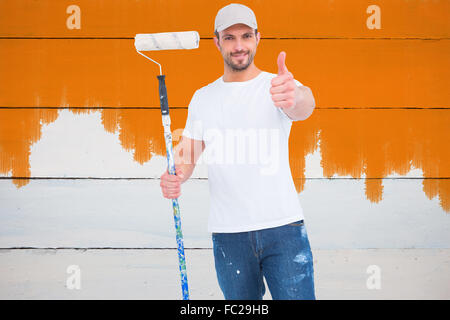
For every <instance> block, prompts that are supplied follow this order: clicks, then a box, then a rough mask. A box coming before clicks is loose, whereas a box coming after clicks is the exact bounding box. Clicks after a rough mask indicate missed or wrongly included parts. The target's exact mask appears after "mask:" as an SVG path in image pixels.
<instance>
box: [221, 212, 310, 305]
mask: <svg viewBox="0 0 450 320" xmlns="http://www.w3.org/2000/svg"><path fill="white" fill-rule="evenodd" d="M212 239H213V251H214V261H215V265H216V273H217V279H218V281H219V286H220V288H221V289H222V292H223V294H224V297H225V299H227V300H229V299H231V300H234V299H243V300H261V299H262V297H263V296H264V293H265V290H266V289H265V286H264V282H263V276H264V278H265V279H266V282H267V285H268V287H269V290H270V294H271V295H272V298H273V299H275V300H299V299H309V300H314V299H315V294H314V270H313V257H312V252H311V248H310V246H309V241H308V235H307V233H306V228H305V225H304V223H303V220H301V221H297V222H294V223H291V224H287V225H284V226H281V227H276V228H269V229H263V230H257V231H250V232H238V233H213V234H212Z"/></svg>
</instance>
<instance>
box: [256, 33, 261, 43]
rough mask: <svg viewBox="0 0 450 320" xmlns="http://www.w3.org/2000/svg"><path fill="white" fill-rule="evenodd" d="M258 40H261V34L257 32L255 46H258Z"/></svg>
mask: <svg viewBox="0 0 450 320" xmlns="http://www.w3.org/2000/svg"><path fill="white" fill-rule="evenodd" d="M259 40H261V33H260V32H259V31H258V33H257V34H256V45H258V44H259Z"/></svg>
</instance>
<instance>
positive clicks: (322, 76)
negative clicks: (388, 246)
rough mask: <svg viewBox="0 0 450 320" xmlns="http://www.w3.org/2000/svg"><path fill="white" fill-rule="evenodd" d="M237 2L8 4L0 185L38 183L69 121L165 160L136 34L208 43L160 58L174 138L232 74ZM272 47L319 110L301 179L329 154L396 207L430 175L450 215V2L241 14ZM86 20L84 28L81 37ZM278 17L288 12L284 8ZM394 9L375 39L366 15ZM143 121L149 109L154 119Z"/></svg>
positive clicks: (298, 150)
mask: <svg viewBox="0 0 450 320" xmlns="http://www.w3.org/2000/svg"><path fill="white" fill-rule="evenodd" d="M226 3H228V1H226V2H225V1H198V0H197V1H177V0H171V1H150V0H149V1H144V0H141V1H118V0H117V1H108V0H96V1H88V0H83V1H75V2H74V1H51V0H46V1H31V0H4V1H1V2H0V174H2V175H7V176H9V177H11V178H12V181H13V182H14V183H15V184H16V185H17V186H18V187H20V186H23V185H25V184H26V183H27V179H22V178H29V177H30V164H29V156H30V147H31V145H32V144H33V143H35V142H36V141H38V140H39V139H40V132H41V127H42V125H43V124H45V123H50V122H53V121H55V120H56V119H57V117H58V109H60V108H71V109H72V108H73V109H72V110H73V112H89V110H90V109H93V108H100V110H101V112H102V120H103V125H104V128H105V130H107V131H109V132H114V131H116V130H120V131H121V144H122V146H123V148H124V149H125V150H128V151H133V152H134V154H135V156H134V160H135V161H137V162H139V163H144V162H147V161H148V160H150V158H151V152H154V153H156V154H160V155H163V154H164V142H163V136H162V130H161V122H160V121H161V120H160V113H159V111H158V108H159V107H158V106H159V102H158V97H157V81H156V78H155V76H156V73H157V68H156V66H154V65H153V64H151V63H149V61H148V60H146V59H144V58H143V57H141V56H140V55H138V54H137V53H136V51H135V49H134V45H133V42H134V39H133V37H134V35H135V34H136V33H150V32H163V31H182V30H197V31H199V33H200V35H201V37H202V40H201V42H200V48H199V49H198V50H191V51H183V52H181V51H173V52H170V51H167V52H153V53H151V56H152V58H155V59H156V60H158V61H160V62H161V63H162V65H163V68H164V72H165V73H166V74H167V85H168V91H169V103H170V105H171V106H172V108H173V109H172V110H173V111H172V115H173V116H172V121H173V123H172V128H173V129H176V128H182V127H183V126H184V122H185V119H186V109H187V104H188V103H189V101H190V98H191V96H192V94H193V92H194V91H195V90H196V89H197V88H199V87H201V86H203V85H205V84H207V83H209V82H211V81H213V80H215V79H216V78H218V77H219V76H220V75H221V73H222V61H221V57H220V55H219V53H218V52H217V50H216V49H215V47H214V46H213V43H212V39H211V37H212V26H213V21H214V16H215V13H216V12H217V10H218V9H219V8H220V7H222V6H223V5H224V4H226ZM242 3H244V4H248V5H249V6H250V7H252V8H253V9H254V11H255V13H256V15H257V18H258V21H259V26H260V28H259V29H260V31H261V33H262V37H263V40H262V42H261V44H260V46H259V48H258V53H257V56H256V60H255V61H256V63H257V65H258V66H259V67H260V68H261V69H264V70H266V71H269V72H276V56H277V54H278V52H279V51H281V50H284V51H286V52H287V61H286V63H287V66H288V68H289V70H290V71H292V72H293V74H294V75H295V77H296V78H297V79H298V80H299V81H300V82H302V83H303V84H304V85H306V86H308V87H310V88H311V89H312V91H313V93H314V95H315V98H316V103H317V106H316V110H315V111H314V113H313V115H312V116H311V117H310V118H309V119H307V120H306V121H301V122H297V123H295V124H294V126H293V129H292V133H291V138H290V147H291V149H290V150H291V151H290V159H291V169H292V172H293V175H294V178H295V182H296V186H297V190H298V191H299V192H301V191H302V190H303V187H304V179H305V178H307V177H306V176H305V173H304V168H305V167H304V162H305V160H304V158H305V156H306V155H307V154H308V153H311V152H313V151H314V150H315V149H316V148H317V147H318V142H319V140H320V149H321V155H322V163H321V166H322V167H323V169H324V176H326V177H332V176H333V175H335V174H336V175H350V176H352V177H355V178H359V177H361V176H362V175H365V178H366V180H365V184H366V197H367V199H369V200H370V201H373V202H378V201H381V200H382V197H383V187H382V178H384V177H386V176H387V175H389V174H392V173H398V174H401V175H404V174H406V173H407V172H408V171H409V169H410V168H411V166H414V167H417V168H420V169H422V170H423V173H424V177H425V179H424V180H423V181H424V182H423V190H424V192H425V194H426V195H427V196H428V197H429V198H430V199H431V198H433V197H435V196H438V197H439V199H440V204H441V206H442V208H443V209H444V210H445V211H447V212H450V182H449V181H450V180H449V177H450V174H449V173H450V166H449V163H450V161H449V160H450V152H449V150H450V149H449V148H448V146H449V145H450V136H449V130H448V128H449V127H450V126H449V125H450V116H449V110H448V108H449V106H450V91H449V90H448V88H449V85H450V71H449V70H450V60H449V58H448V57H449V56H450V38H449V34H450V19H448V12H450V10H449V9H450V2H449V1H447V0H443V1H431V0H427V1H406V0H392V1H376V2H373V1H370V2H369V1H359V0H352V1H324V0H316V1H301V0H289V1H283V5H282V6H280V5H279V3H278V2H275V1H256V0H255V1H242ZM74 4H75V5H77V6H78V7H79V8H80V10H81V28H80V29H68V27H67V20H68V19H70V16H71V13H67V12H66V9H67V8H68V7H69V6H70V5H74ZM274 4H277V5H276V6H275V5H274ZM373 4H376V5H378V6H379V8H380V9H381V29H369V28H368V27H367V24H366V20H367V18H368V17H369V16H370V15H371V14H369V13H367V12H366V9H367V7H369V6H370V5H373ZM139 108H143V109H142V110H141V109H139Z"/></svg>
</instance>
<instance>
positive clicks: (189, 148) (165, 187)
mask: <svg viewBox="0 0 450 320" xmlns="http://www.w3.org/2000/svg"><path fill="white" fill-rule="evenodd" d="M181 139H182V140H181V141H180V143H179V144H178V145H177V146H176V147H175V148H174V155H175V156H174V161H175V172H176V174H175V175H171V174H169V172H168V171H167V170H166V171H165V172H164V173H163V174H162V176H161V183H160V186H161V191H162V193H163V196H164V197H165V198H167V199H175V198H178V197H179V196H181V184H182V183H183V182H185V181H186V180H187V179H189V177H190V176H191V175H192V172H193V171H194V168H195V164H196V163H197V160H198V158H199V157H200V155H201V154H202V152H203V150H204V149H205V144H204V142H203V141H201V140H193V139H189V138H187V137H185V136H182V138H181Z"/></svg>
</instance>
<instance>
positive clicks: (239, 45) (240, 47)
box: [233, 38, 244, 51]
mask: <svg viewBox="0 0 450 320" xmlns="http://www.w3.org/2000/svg"><path fill="white" fill-rule="evenodd" d="M233 49H234V51H242V50H244V46H243V45H242V41H241V39H239V38H238V39H236V41H235V42H234V48H233Z"/></svg>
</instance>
